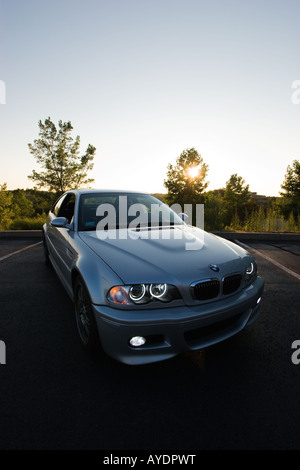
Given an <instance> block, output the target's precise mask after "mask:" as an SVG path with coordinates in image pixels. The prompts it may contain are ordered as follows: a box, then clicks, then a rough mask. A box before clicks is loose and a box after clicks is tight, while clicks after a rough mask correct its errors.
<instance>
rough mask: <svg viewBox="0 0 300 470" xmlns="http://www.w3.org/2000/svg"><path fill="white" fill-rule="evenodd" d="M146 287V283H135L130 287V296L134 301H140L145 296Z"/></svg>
mask: <svg viewBox="0 0 300 470" xmlns="http://www.w3.org/2000/svg"><path fill="white" fill-rule="evenodd" d="M145 293H146V287H145V284H135V285H134V286H131V287H130V289H129V297H130V299H131V300H132V302H139V301H140V300H142V299H143V298H144V297H145Z"/></svg>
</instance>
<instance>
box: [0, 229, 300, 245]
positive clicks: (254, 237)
mask: <svg viewBox="0 0 300 470" xmlns="http://www.w3.org/2000/svg"><path fill="white" fill-rule="evenodd" d="M211 233H212V234H214V235H218V236H219V237H222V238H226V239H227V240H249V241H285V242H286V241H288V242H300V233H299V232H295V233H292V232H290V233H277V232H211ZM42 236H43V233H42V230H3V231H0V238H42Z"/></svg>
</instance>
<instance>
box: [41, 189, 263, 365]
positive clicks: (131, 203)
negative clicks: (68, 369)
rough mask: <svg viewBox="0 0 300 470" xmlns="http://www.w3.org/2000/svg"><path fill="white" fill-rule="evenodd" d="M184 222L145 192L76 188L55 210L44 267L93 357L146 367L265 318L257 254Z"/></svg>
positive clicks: (47, 232) (47, 227) (48, 227)
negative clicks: (49, 268)
mask: <svg viewBox="0 0 300 470" xmlns="http://www.w3.org/2000/svg"><path fill="white" fill-rule="evenodd" d="M184 218H185V217H184V215H183V214H177V213H176V212H175V211H173V210H172V209H171V208H170V207H169V206H167V205H166V204H163V203H162V202H161V201H159V200H158V199H157V198H155V197H153V196H152V195H150V194H144V193H139V192H125V191H104V190H74V191H68V192H67V193H65V194H64V195H62V196H61V197H60V198H59V199H58V201H57V202H56V203H55V204H54V206H53V207H52V209H51V210H50V212H49V214H48V216H47V221H46V223H45V225H44V227H43V240H44V253H45V259H46V261H47V262H49V260H50V262H51V264H52V265H53V267H54V269H55V271H56V273H57V275H58V277H59V278H60V280H61V282H62V284H63V285H64V287H65V288H66V290H67V292H68V294H69V295H70V297H71V299H72V300H73V301H74V304H75V318H76V323H77V327H78V332H79V337H80V340H81V342H82V344H83V346H84V347H85V348H86V349H87V350H95V349H97V348H98V347H99V345H101V346H102V349H103V350H104V351H105V352H106V353H107V354H108V355H110V356H111V357H113V358H115V359H117V360H119V361H121V362H123V363H126V364H145V363H150V362H155V361H160V360H164V359H168V358H171V357H173V356H175V355H177V354H179V353H180V352H182V351H186V350H197V349H201V348H205V347H207V346H210V345H213V344H215V343H218V342H220V341H222V340H225V339H227V338H229V337H231V336H233V335H235V334H236V333H238V332H239V331H241V330H242V329H243V328H244V327H245V326H246V325H249V324H251V323H252V322H253V321H254V320H255V319H256V318H257V317H258V316H259V314H260V310H259V307H260V305H259V304H260V301H261V296H262V293H263V288H264V281H263V279H261V277H259V276H258V275H257V267H256V263H255V260H254V258H253V256H252V255H251V254H250V253H248V252H247V251H246V250H244V249H243V248H241V247H240V246H238V245H236V244H234V243H231V242H229V241H227V240H225V239H223V238H220V237H217V236H215V235H212V234H209V233H207V232H205V231H204V230H201V229H200V228H196V227H192V226H190V225H188V224H187V222H186V221H185V220H184ZM99 349H100V348H99Z"/></svg>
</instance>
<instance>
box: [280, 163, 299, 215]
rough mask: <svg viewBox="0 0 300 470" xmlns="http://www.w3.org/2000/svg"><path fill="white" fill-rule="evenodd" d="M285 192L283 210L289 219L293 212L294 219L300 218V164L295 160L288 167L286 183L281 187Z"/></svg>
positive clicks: (282, 194)
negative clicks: (299, 216)
mask: <svg viewBox="0 0 300 470" xmlns="http://www.w3.org/2000/svg"><path fill="white" fill-rule="evenodd" d="M281 188H282V189H283V192H281V193H280V195H281V196H282V198H283V199H282V206H281V210H282V212H283V214H284V215H285V216H286V217H288V216H289V214H290V213H291V212H292V213H293V215H294V217H298V215H299V210H300V162H299V160H294V161H293V164H292V165H288V167H287V171H286V174H285V178H284V181H283V183H282V185H281Z"/></svg>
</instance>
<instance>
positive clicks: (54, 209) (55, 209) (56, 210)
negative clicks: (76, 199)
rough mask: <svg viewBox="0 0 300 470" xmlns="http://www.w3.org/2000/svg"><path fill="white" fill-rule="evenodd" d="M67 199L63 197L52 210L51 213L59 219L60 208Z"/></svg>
mask: <svg viewBox="0 0 300 470" xmlns="http://www.w3.org/2000/svg"><path fill="white" fill-rule="evenodd" d="M66 197H67V195H66V196H61V197H60V198H59V199H58V200H57V201H56V203H55V204H54V206H53V207H52V209H51V212H53V214H54V215H55V216H56V217H58V213H59V210H60V206H61V205H62V203H63V201H64V199H65V198H66Z"/></svg>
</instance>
